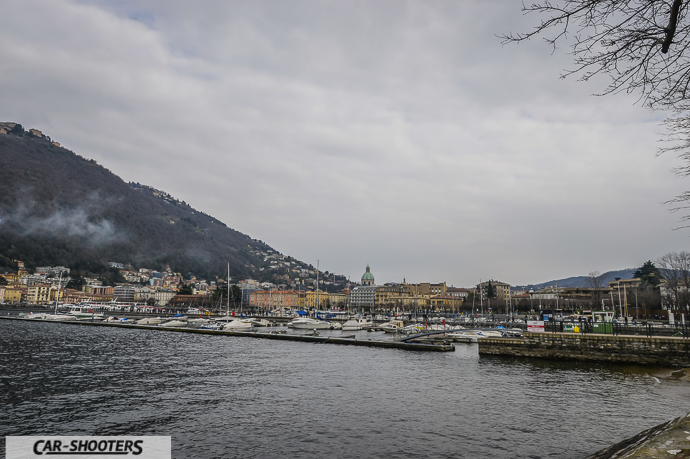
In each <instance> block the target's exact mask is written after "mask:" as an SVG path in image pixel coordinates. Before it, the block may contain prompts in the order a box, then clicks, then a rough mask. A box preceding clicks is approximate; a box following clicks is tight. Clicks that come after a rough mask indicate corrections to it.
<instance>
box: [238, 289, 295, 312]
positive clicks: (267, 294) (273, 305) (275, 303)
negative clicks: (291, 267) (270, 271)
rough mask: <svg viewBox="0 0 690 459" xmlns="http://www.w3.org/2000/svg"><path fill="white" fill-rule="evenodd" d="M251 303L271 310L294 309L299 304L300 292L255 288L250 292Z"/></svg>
mask: <svg viewBox="0 0 690 459" xmlns="http://www.w3.org/2000/svg"><path fill="white" fill-rule="evenodd" d="M249 304H250V305H251V306H255V307H257V308H262V309H270V310H274V309H278V308H289V309H294V308H297V306H298V305H299V293H297V292H296V291H294V290H254V291H252V292H251V294H250V299H249Z"/></svg>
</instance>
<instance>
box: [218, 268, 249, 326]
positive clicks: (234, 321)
mask: <svg viewBox="0 0 690 459" xmlns="http://www.w3.org/2000/svg"><path fill="white" fill-rule="evenodd" d="M240 314H242V312H241V310H240ZM216 322H225V324H224V325H223V330H246V329H250V328H252V320H251V319H245V318H241V317H230V263H228V301H227V309H226V311H225V317H221V318H219V319H216Z"/></svg>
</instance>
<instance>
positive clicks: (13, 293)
mask: <svg viewBox="0 0 690 459" xmlns="http://www.w3.org/2000/svg"><path fill="white" fill-rule="evenodd" d="M25 292H26V290H25V289H22V288H18V287H7V288H5V303H19V302H20V301H22V293H25Z"/></svg>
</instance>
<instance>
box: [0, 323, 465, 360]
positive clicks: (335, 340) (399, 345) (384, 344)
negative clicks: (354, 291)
mask: <svg viewBox="0 0 690 459" xmlns="http://www.w3.org/2000/svg"><path fill="white" fill-rule="evenodd" d="M0 319H2V320H20V321H24V322H41V323H55V324H64V325H75V326H90V327H116V328H134V329H139V330H153V331H160V332H175V333H195V334H201V335H214V336H233V337H242V338H263V339H273V340H282V341H301V342H306V343H319V344H340V345H345V346H365V347H378V348H387V349H401V350H406V351H422V352H453V351H455V346H453V345H452V344H421V343H406V342H400V341H392V340H389V341H383V340H372V339H367V340H363V339H354V338H351V337H326V336H315V335H312V336H308V335H297V334H294V335H293V334H286V333H277V332H271V331H268V332H259V331H258V330H257V331H251V332H246V331H228V330H208V329H203V328H183V327H180V328H175V327H158V326H155V325H134V324H121V323H114V322H90V321H73V320H69V321H67V320H41V319H24V318H21V317H7V316H0Z"/></svg>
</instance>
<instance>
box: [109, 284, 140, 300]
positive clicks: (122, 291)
mask: <svg viewBox="0 0 690 459" xmlns="http://www.w3.org/2000/svg"><path fill="white" fill-rule="evenodd" d="M136 293H137V292H136V289H135V288H134V287H132V286H130V285H118V286H117V287H115V288H114V289H113V296H114V297H115V298H117V301H120V302H123V303H133V302H134V297H135V295H136Z"/></svg>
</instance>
